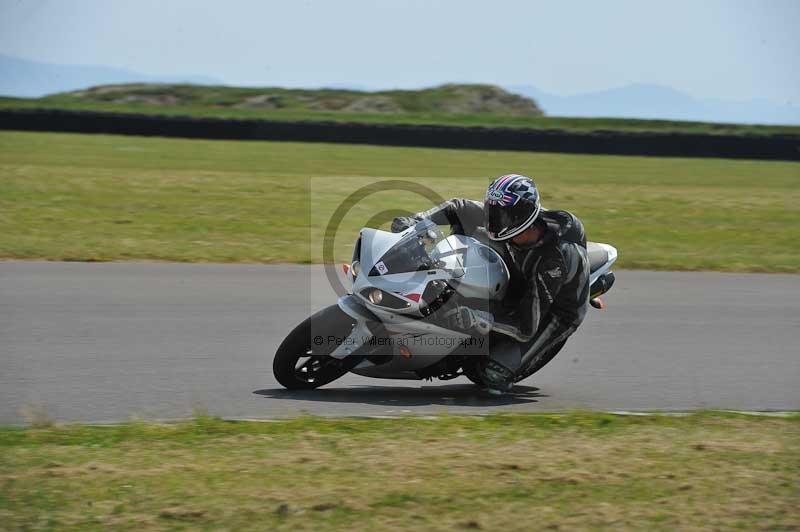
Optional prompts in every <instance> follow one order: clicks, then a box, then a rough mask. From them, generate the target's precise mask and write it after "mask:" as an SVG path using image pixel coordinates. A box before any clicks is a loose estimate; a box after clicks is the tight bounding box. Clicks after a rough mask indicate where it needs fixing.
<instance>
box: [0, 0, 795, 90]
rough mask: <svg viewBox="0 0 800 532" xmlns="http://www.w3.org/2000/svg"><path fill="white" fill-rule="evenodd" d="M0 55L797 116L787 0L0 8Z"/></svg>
mask: <svg viewBox="0 0 800 532" xmlns="http://www.w3.org/2000/svg"><path fill="white" fill-rule="evenodd" d="M0 53H3V54H7V55H11V56H15V57H21V58H24V59H32V60H36V61H44V62H51V63H61V64H94V65H105V66H115V67H121V68H126V69H131V70H136V71H138V72H141V73H146V74H155V75H166V74H176V75H207V76H211V77H214V78H217V79H219V80H221V81H223V82H225V83H228V84H239V85H242V84H244V85H289V86H321V85H330V84H358V85H364V86H367V87H372V88H378V87H381V88H382V87H419V86H426V85H432V84H437V83H441V82H445V81H469V82H488V83H496V84H500V85H505V86H508V85H522V84H525V85H535V86H537V87H539V88H540V89H543V90H546V91H550V92H554V93H558V94H572V93H578V92H586V91H591V90H600V89H606V88H610V87H615V86H620V85H625V84H628V83H654V84H659V85H666V86H670V87H673V88H676V89H678V90H682V91H685V92H688V93H689V94H692V95H694V96H698V97H717V98H724V99H735V100H739V99H750V98H768V99H771V100H774V101H777V102H787V101H789V102H792V103H795V104H798V103H800V64H798V63H800V61H798V57H800V0H753V1H737V0H728V1H717V0H690V1H686V0H668V1H658V2H656V1H646V0H639V1H627V0H626V1H609V0H602V1H601V0H598V1H588V0H587V1H563V0H562V1H552V2H540V1H516V2H515V1H501V0H495V1H490V0H486V1H470V0H460V1H435V0H425V1H423V0H420V1H403V0H394V1H378V0H374V1H367V0H364V1H351V0H329V1H321V0H296V1H290V0H286V1H282V2H278V1H236V0H226V1H221V0H217V1H209V0H70V1H59V0H0Z"/></svg>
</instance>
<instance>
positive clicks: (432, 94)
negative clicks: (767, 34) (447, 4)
mask: <svg viewBox="0 0 800 532" xmlns="http://www.w3.org/2000/svg"><path fill="white" fill-rule="evenodd" d="M497 91H499V89H496V88H491V87H487V86H482V85H466V86H464V85H462V86H459V85H445V86H442V87H435V88H431V89H424V90H418V91H384V92H379V93H361V92H355V91H345V90H302V89H281V88H275V87H267V88H238V87H208V86H195V85H153V84H150V85H148V84H139V85H127V86H118V88H117V89H116V90H112V91H105V92H104V88H99V89H95V90H89V91H76V92H74V93H63V94H55V95H51V96H46V97H43V98H30V99H29V98H10V97H0V109H66V110H78V111H105V112H124V113H142V114H153V115H170V116H177V115H181V116H195V117H216V118H238V119H265V120H331V121H345V122H365V123H391V124H441V125H452V126H488V127H524V128H533V129H560V130H567V131H583V132H586V131H603V130H611V131H628V132H639V131H657V132H665V133H667V132H683V133H700V134H704V133H717V134H732V135H773V134H784V135H800V126H765V125H747V124H719V123H706V122H688V121H670V120H637V119H623V118H563V117H545V116H537V113H536V112H535V108H534V110H530V109H527V110H526V107H525V106H524V105H522V104H521V103H520V102H519V101H518V100H515V99H514V98H513V97H509V96H506V95H504V94H502V93H498V92H497ZM487 92H488V93H489V97H488V100H489V101H490V102H493V103H494V104H495V105H496V106H498V107H497V108H493V107H491V106H486V105H484V107H485V108H482V107H480V105H479V107H478V108H477V111H476V110H475V108H473V107H471V105H473V106H474V105H475V104H474V102H476V101H477V102H481V101H484V100H483V99H482V98H481V97H480V94H481V93H487ZM261 95H269V96H271V97H272V100H271V102H272V103H270V105H271V106H273V108H252V107H251V108H241V107H237V106H241V105H242V103H243V102H244V101H245V99H246V98H252V97H257V96H261ZM469 95H473V97H472V98H470V97H469ZM376 97H377V98H383V99H384V100H388V101H390V102H392V105H393V106H395V107H394V110H392V111H382V112H380V111H377V110H371V111H369V110H363V109H362V110H360V111H359V110H358V107H357V106H356V107H355V108H354V107H352V104H353V102H355V101H359V100H363V99H364V98H368V99H370V98H372V99H374V98H376ZM470 102H472V104H471V103H470Z"/></svg>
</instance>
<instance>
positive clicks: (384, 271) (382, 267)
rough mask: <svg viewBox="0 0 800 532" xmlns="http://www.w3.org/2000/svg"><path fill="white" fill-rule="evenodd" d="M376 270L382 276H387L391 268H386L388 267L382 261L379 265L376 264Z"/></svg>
mask: <svg viewBox="0 0 800 532" xmlns="http://www.w3.org/2000/svg"><path fill="white" fill-rule="evenodd" d="M375 269H376V270H378V272H379V273H380V274H381V275H386V274H387V273H389V268H387V267H386V265H385V264H384V263H383V261H382V260H380V261H378V262H377V264H375Z"/></svg>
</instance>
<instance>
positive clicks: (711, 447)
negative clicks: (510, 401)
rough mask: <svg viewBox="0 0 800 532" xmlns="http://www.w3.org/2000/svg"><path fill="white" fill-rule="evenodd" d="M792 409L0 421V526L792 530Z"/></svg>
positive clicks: (796, 420)
mask: <svg viewBox="0 0 800 532" xmlns="http://www.w3.org/2000/svg"><path fill="white" fill-rule="evenodd" d="M798 474H800V417H798V416H794V417H790V418H763V417H753V416H743V415H736V414H723V413H714V412H708V413H698V414H693V415H690V416H687V417H666V416H646V417H635V416H614V415H608V414H590V413H572V414H565V415H543V414H534V415H507V414H503V415H492V416H488V417H484V418H476V417H441V418H438V419H435V420H430V419H419V418H402V419H394V420H358V419H349V420H348V419H342V420H331V419H321V418H311V417H305V418H298V419H294V420H290V421H285V422H275V423H256V422H226V421H222V420H218V419H214V418H208V417H202V418H198V419H196V420H194V421H190V422H184V423H177V424H167V425H152V424H144V423H126V424H122V425H116V426H81V425H74V426H64V427H57V428H49V429H13V428H2V429H0V485H2V489H1V490H0V520H2V522H3V523H4V528H6V529H31V528H55V529H61V530H63V529H108V528H113V529H137V530H138V529H164V528H176V527H189V528H193V529H196V528H203V529H218V528H231V529H252V528H259V529H284V530H296V529H302V530H331V529H338V528H347V529H354V528H356V529H368V530H388V529H425V530H452V529H461V528H468V529H509V530H517V529H528V530H529V529H532V528H533V529H548V528H550V529H557V528H566V529H575V528H603V527H614V528H633V529H646V530H652V529H663V530H672V529H675V528H680V529H700V528H712V529H720V528H723V529H728V528H746V529H756V528H758V529H791V528H794V527H797V526H798V525H800V512H798V509H797V500H798V497H800V482H798V481H799V480H800V478H798Z"/></svg>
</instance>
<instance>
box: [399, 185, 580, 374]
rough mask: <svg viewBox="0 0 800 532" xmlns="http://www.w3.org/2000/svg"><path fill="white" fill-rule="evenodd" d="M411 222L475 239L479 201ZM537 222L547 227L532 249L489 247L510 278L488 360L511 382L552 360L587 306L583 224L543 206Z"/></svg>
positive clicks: (456, 203) (447, 206) (454, 202)
mask: <svg viewBox="0 0 800 532" xmlns="http://www.w3.org/2000/svg"><path fill="white" fill-rule="evenodd" d="M415 218H430V219H431V220H432V221H433V222H434V223H436V224H439V225H446V224H450V225H451V226H452V227H453V230H454V232H457V233H462V234H465V235H468V236H479V235H478V234H477V233H480V232H482V230H483V228H482V227H481V226H482V224H483V219H484V218H483V203H481V202H478V201H473V200H467V199H451V200H449V201H446V202H444V203H442V204H441V205H439V206H438V207H434V208H433V209H431V210H429V211H425V212H421V213H418V214H416V215H415ZM539 220H541V222H543V223H544V224H545V225H546V229H545V233H544V236H543V237H542V239H540V240H539V242H537V243H536V244H535V245H533V246H529V247H520V246H516V245H514V244H512V243H509V242H506V243H500V242H495V243H493V244H494V245H493V247H494V248H495V249H496V250H497V251H498V252H500V253H501V254H502V255H503V259H504V260H505V262H506V264H507V265H508V268H509V272H510V274H511V280H510V284H509V287H508V290H507V292H506V296H505V300H504V302H503V305H502V308H501V309H499V311H496V312H495V322H494V324H493V326H492V333H491V338H490V359H491V360H492V361H493V362H494V363H499V364H500V365H501V366H502V367H501V368H496V369H499V370H500V371H501V373H505V377H506V379H508V380H512V381H518V380H521V379H523V378H525V377H527V376H528V375H530V374H532V373H533V372H535V371H537V370H538V369H539V368H541V367H542V366H543V365H544V364H546V363H547V362H549V361H550V360H551V359H552V358H553V357H554V356H555V354H556V353H557V352H558V351H559V350H560V349H561V347H562V346H563V345H564V343H565V342H566V340H567V338H568V337H569V336H570V335H571V334H572V333H573V332H575V330H576V329H577V328H578V326H579V325H580V324H581V322H582V321H583V318H584V316H585V315H586V309H587V306H588V302H589V273H590V272H589V260H588V257H587V253H586V235H585V233H584V229H583V224H582V223H581V221H580V220H578V218H576V217H575V216H574V215H573V214H571V213H569V212H567V211H554V210H546V209H544V208H543V209H542V210H541V212H540V214H539ZM480 240H482V241H484V242H486V239H485V238H480ZM504 369H505V370H507V372H504V371H503V370H504Z"/></svg>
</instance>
